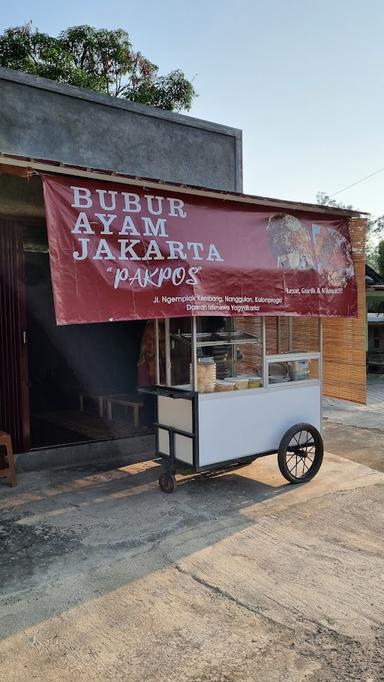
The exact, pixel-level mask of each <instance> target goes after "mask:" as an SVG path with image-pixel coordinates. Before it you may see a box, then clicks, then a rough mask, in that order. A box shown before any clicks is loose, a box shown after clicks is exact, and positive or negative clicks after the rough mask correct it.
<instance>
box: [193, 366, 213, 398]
mask: <svg viewBox="0 0 384 682" xmlns="http://www.w3.org/2000/svg"><path fill="white" fill-rule="evenodd" d="M189 378H190V383H191V384H192V365H189ZM215 384H216V363H215V361H214V359H213V358H212V357H204V358H198V359H197V390H198V392H199V393H213V391H214V390H215Z"/></svg>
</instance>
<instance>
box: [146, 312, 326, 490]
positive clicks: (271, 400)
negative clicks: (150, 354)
mask: <svg viewBox="0 0 384 682" xmlns="http://www.w3.org/2000/svg"><path fill="white" fill-rule="evenodd" d="M321 360H322V353H321V319H320V318H298V317H286V316H283V317H278V316H275V317H270V318H269V317H246V318H239V317H227V318H221V319H220V318H217V317H213V318H212V317H199V318H196V317H193V318H185V319H181V320H180V319H167V320H165V321H158V320H157V321H156V377H157V381H156V385H155V386H153V387H147V388H146V389H144V390H145V391H146V392H150V393H154V394H155V395H156V403H157V419H156V424H155V426H156V443H157V454H158V455H159V456H161V457H163V458H164V461H165V469H164V471H163V473H162V474H161V475H160V478H159V484H160V487H161V489H162V490H163V491H164V492H167V493H171V492H172V491H173V490H174V488H175V485H176V479H175V473H176V471H177V469H178V468H180V467H181V468H183V469H187V468H188V469H189V470H191V471H194V472H200V471H206V470H212V469H222V468H225V467H230V466H234V465H244V464H248V463H250V462H252V461H253V460H254V459H256V458H258V457H263V456H266V455H270V454H277V460H278V465H279V469H280V471H281V473H282V475H283V476H284V477H285V478H286V479H287V480H288V481H290V482H291V483H302V482H305V481H309V480H310V479H311V478H313V477H314V476H315V475H316V473H317V472H318V471H319V469H320V466H321V463H322V459H323V441H322V437H321V376H322V371H321V366H322V362H321Z"/></svg>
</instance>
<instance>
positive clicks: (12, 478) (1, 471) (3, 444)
mask: <svg viewBox="0 0 384 682" xmlns="http://www.w3.org/2000/svg"><path fill="white" fill-rule="evenodd" d="M3 448H5V451H6V455H4V450H3ZM6 460H7V462H6ZM6 463H8V466H5V465H6ZM3 476H6V477H7V478H8V483H9V485H11V486H15V485H16V469H15V460H14V457H13V448H12V439H11V436H10V435H9V433H5V431H0V477H3Z"/></svg>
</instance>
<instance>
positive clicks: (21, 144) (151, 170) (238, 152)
mask: <svg viewBox="0 0 384 682" xmlns="http://www.w3.org/2000/svg"><path fill="white" fill-rule="evenodd" d="M241 145H242V142H241V131H239V130H237V129H235V128H229V127H226V126H222V125H217V124H215V123H209V122H207V121H201V120H198V119H195V118H192V117H189V116H184V115H181V114H175V113H169V112H165V111H162V110H160V109H154V108H152V107H147V106H144V105H139V104H134V103H132V102H128V101H127V100H122V99H118V98H115V97H108V96H106V95H99V94H96V93H93V92H90V91H87V90H83V89H80V88H75V87H72V86H68V85H62V84H60V83H55V82H54V81H50V80H47V79H45V78H37V77H35V76H30V75H28V74H24V73H20V72H18V71H12V70H10V69H3V68H0V153H1V152H4V153H10V154H15V155H22V156H27V157H30V158H33V159H48V160H53V161H60V162H63V163H66V164H70V165H79V166H85V167H91V168H98V169H103V170H113V171H116V172H121V173H127V174H129V175H138V176H142V177H148V178H157V179H160V180H164V181H170V182H180V183H185V184H191V185H198V186H205V187H210V188H215V189H224V190H229V191H241V190H242V146H241Z"/></svg>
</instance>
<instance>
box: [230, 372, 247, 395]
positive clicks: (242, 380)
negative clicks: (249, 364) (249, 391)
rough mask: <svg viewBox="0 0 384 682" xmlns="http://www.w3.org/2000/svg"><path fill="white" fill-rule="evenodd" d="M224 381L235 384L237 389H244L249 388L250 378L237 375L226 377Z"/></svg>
mask: <svg viewBox="0 0 384 682" xmlns="http://www.w3.org/2000/svg"><path fill="white" fill-rule="evenodd" d="M224 381H226V382H227V383H232V384H235V391H243V390H244V389H245V388H248V383H249V378H248V377H247V376H241V375H240V376H237V377H226V378H225V379H224Z"/></svg>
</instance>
